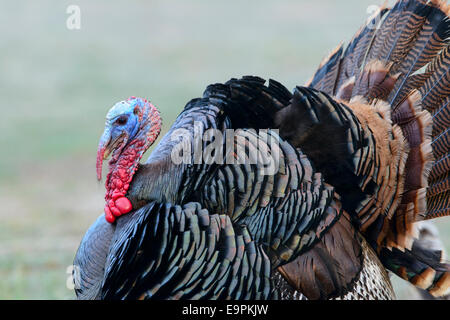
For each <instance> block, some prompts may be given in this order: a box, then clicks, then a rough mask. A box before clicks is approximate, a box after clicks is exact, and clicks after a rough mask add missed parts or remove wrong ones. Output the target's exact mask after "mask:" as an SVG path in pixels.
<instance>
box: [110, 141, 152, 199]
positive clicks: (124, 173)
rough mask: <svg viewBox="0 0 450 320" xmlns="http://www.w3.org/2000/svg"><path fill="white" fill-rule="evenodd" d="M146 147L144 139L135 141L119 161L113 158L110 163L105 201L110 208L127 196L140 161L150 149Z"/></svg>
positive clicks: (121, 155)
mask: <svg viewBox="0 0 450 320" xmlns="http://www.w3.org/2000/svg"><path fill="white" fill-rule="evenodd" d="M146 145H147V143H146V141H145V140H144V139H143V137H140V138H137V139H134V140H133V141H131V142H130V143H129V144H128V145H127V147H125V149H124V150H123V151H122V152H121V154H120V155H119V157H118V158H117V159H115V158H114V157H113V158H112V159H111V161H110V162H109V168H110V170H109V173H108V176H107V178H106V190H107V191H106V195H105V200H106V202H107V203H108V205H109V206H110V207H113V206H114V201H116V200H117V199H118V198H120V197H123V196H125V194H126V192H127V191H128V188H129V186H130V182H131V180H132V179H133V176H134V173H135V172H136V170H137V168H138V165H139V161H140V160H141V158H142V155H143V154H144V152H145V151H146V148H148V146H146Z"/></svg>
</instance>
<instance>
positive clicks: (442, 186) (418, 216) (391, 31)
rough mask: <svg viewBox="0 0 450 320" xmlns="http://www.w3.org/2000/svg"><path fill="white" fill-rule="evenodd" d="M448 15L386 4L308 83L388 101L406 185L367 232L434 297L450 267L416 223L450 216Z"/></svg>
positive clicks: (346, 95)
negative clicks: (426, 243)
mask: <svg viewBox="0 0 450 320" xmlns="http://www.w3.org/2000/svg"><path fill="white" fill-rule="evenodd" d="M449 14H450V5H448V4H447V3H446V1H442V0H431V1H427V0H399V1H397V3H396V5H395V6H394V7H393V8H392V9H388V8H386V7H385V6H383V7H381V8H380V9H379V10H378V12H377V13H376V14H375V15H374V17H373V18H372V21H370V22H369V23H367V24H366V25H365V26H364V27H363V28H362V29H361V30H359V31H358V33H357V34H356V35H355V37H354V38H353V40H352V41H351V43H350V44H349V46H348V47H347V48H346V49H345V50H343V49H342V47H340V49H339V50H336V51H335V52H333V54H332V55H330V56H329V57H328V58H326V59H325V60H324V61H323V62H322V64H321V68H320V70H319V71H318V72H317V73H316V74H315V75H314V77H313V78H312V80H311V81H310V83H309V86H310V87H313V88H316V89H319V90H322V91H325V92H327V93H330V94H332V95H334V96H335V97H336V98H337V99H339V100H340V101H343V102H347V103H350V104H351V103H353V102H354V101H357V100H360V98H359V97H360V96H362V97H363V98H364V99H365V100H366V101H367V102H368V103H369V104H371V105H372V106H375V105H376V104H377V101H378V100H384V101H386V102H387V103H388V104H389V105H390V108H391V120H392V123H393V127H395V126H398V127H399V128H400V129H401V131H402V133H403V136H404V138H405V140H406V142H407V146H408V155H407V159H406V164H405V170H404V175H403V180H404V181H403V182H404V188H403V191H402V193H401V194H400V195H399V196H400V198H401V200H400V202H399V204H398V206H396V203H395V202H392V206H396V208H395V212H394V214H386V215H385V216H381V217H377V219H369V220H368V221H373V223H372V226H371V227H370V228H368V229H367V230H366V235H370V236H369V237H372V238H373V239H376V241H375V242H373V241H372V244H374V243H375V244H374V245H375V246H378V252H379V254H380V255H381V257H382V258H383V261H384V262H385V265H386V267H387V268H389V269H391V270H393V271H394V272H396V273H397V274H398V275H400V276H401V277H403V278H405V279H407V280H408V281H410V282H412V283H413V284H415V285H416V286H418V287H421V288H425V289H427V290H428V291H429V292H430V293H432V294H434V295H441V294H443V293H444V292H445V291H447V289H448V288H449V287H450V265H449V264H446V263H442V261H440V260H441V253H440V251H432V250H430V249H428V248H426V247H423V246H421V244H420V242H418V241H417V240H414V239H415V237H416V236H417V230H416V224H417V223H416V222H417V221H421V220H424V219H425V220H426V219H433V218H436V217H442V216H448V215H450V179H449V175H450V153H449V149H450V148H449V147H450V130H449V126H450V106H449V100H450V97H449V96H450V39H449V38H450V18H449ZM376 21H379V23H378V24H376ZM374 26H375V27H374ZM336 70H337V71H336ZM331 71H332V74H330V72H331ZM323 79H327V80H326V81H324V80H323ZM332 79H335V81H334V82H333V81H332ZM317 84H320V88H319V87H317V86H316V85H317ZM389 211H391V210H389Z"/></svg>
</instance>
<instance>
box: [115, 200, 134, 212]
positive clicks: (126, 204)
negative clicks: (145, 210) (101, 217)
mask: <svg viewBox="0 0 450 320" xmlns="http://www.w3.org/2000/svg"><path fill="white" fill-rule="evenodd" d="M115 204H116V207H117V208H118V209H119V210H120V212H121V213H122V214H125V213H128V212H130V211H131V210H132V209H133V206H132V205H131V202H130V200H128V199H127V198H125V197H122V198H118V199H117V200H116V203H115Z"/></svg>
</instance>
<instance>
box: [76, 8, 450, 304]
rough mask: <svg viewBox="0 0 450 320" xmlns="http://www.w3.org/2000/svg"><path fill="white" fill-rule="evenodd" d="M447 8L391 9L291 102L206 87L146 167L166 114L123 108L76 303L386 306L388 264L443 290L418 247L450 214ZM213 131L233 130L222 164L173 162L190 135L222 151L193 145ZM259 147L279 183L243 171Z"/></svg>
mask: <svg viewBox="0 0 450 320" xmlns="http://www.w3.org/2000/svg"><path fill="white" fill-rule="evenodd" d="M449 12H450V10H449V7H448V6H447V5H446V4H445V2H444V1H431V2H427V1H423V0H404V1H398V2H397V3H396V5H395V6H394V7H393V8H392V9H388V8H386V7H382V8H380V10H379V11H378V12H377V13H376V14H375V15H374V17H373V18H372V21H369V22H368V23H367V24H366V25H365V26H363V27H362V28H361V29H360V30H359V31H358V33H357V34H356V35H355V37H354V38H353V40H352V41H351V42H350V44H349V45H348V46H347V48H346V49H345V50H344V48H343V47H342V46H339V47H338V48H336V49H335V50H334V51H333V52H332V53H331V54H330V55H329V56H328V57H327V58H326V59H325V60H324V61H323V62H322V64H321V65H320V67H319V69H318V71H317V72H316V74H315V75H314V76H313V77H312V79H311V80H310V81H309V82H308V84H307V85H306V86H305V87H297V88H295V90H294V92H293V94H291V93H290V92H289V90H287V89H286V88H285V87H284V86H283V85H281V84H280V83H278V82H276V81H274V80H269V82H268V83H267V84H266V81H265V80H263V79H260V78H258V77H244V78H242V79H232V80H230V81H228V82H226V83H225V84H214V85H210V86H209V87H208V88H207V89H206V91H205V92H204V94H203V97H202V98H198V99H194V100H192V101H190V102H189V103H188V104H187V105H186V107H185V108H184V110H183V111H182V113H181V114H180V115H179V116H178V118H177V119H176V121H175V123H174V124H173V125H172V127H171V129H170V130H169V132H168V133H167V134H166V135H165V136H164V137H163V138H162V140H161V141H160V143H159V144H158V145H157V146H156V148H155V150H154V151H153V152H152V154H151V155H150V157H149V159H148V161H147V162H146V163H145V164H139V165H138V163H139V160H140V158H141V156H142V154H143V152H145V150H146V149H147V148H148V147H149V145H150V144H151V143H153V142H154V140H155V139H156V137H157V135H158V133H159V130H160V126H161V122H160V121H161V120H160V118H159V114H158V112H157V110H156V108H155V107H154V106H153V105H152V104H151V103H150V102H148V101H146V100H143V99H139V98H134V97H132V98H130V99H128V100H126V101H123V102H121V103H118V104H117V105H115V106H114V107H113V108H112V109H111V110H110V112H109V113H108V115H107V124H106V129H105V133H104V135H103V136H102V139H101V141H100V146H99V153H98V158H97V168H98V171H97V174H98V177H99V178H100V177H101V163H102V161H103V159H104V158H105V155H108V154H109V153H112V159H111V161H110V163H109V174H108V176H107V179H106V188H107V193H106V207H105V215H106V218H107V220H108V222H106V220H105V218H104V217H103V216H100V217H99V218H98V219H97V221H96V222H95V223H94V224H93V225H92V227H91V228H90V229H89V230H88V231H87V233H86V235H85V237H84V238H83V240H82V242H81V245H80V247H79V249H78V252H77V255H76V257H75V261H74V265H75V268H74V270H75V275H74V276H75V281H76V284H77V289H76V294H77V296H78V298H80V299H144V298H156V299H227V298H228V299H276V298H279V299H300V298H303V297H305V296H306V297H307V298H308V299H333V298H344V299H391V298H394V293H393V291H392V287H391V286H390V282H389V278H388V276H387V274H386V270H385V268H386V269H388V270H390V271H392V272H393V273H395V274H397V275H398V276H400V277H402V278H403V279H405V280H407V281H410V282H411V283H413V284H414V285H416V286H417V287H420V288H423V289H426V290H427V291H428V292H429V293H430V294H432V295H434V296H441V295H444V294H446V293H447V292H448V289H449V287H450V272H449V271H450V269H449V267H450V266H449V264H448V263H446V262H445V261H443V260H442V256H441V252H440V251H434V250H433V249H429V248H426V247H424V246H423V245H421V243H420V242H419V241H417V240H415V236H416V235H417V234H416V228H415V227H416V225H415V222H416V221H420V220H424V219H432V218H436V217H441V216H446V215H449V208H450V204H449V199H450V194H449V193H450V189H449V169H450V158H449V152H448V146H449V137H450V133H449V129H448V128H449V119H450V117H449V113H450V107H449V105H448V103H449V93H450V90H449V88H450V86H449V84H450V74H449V65H450V45H449V40H448V38H449V35H450V19H449V16H448V14H449ZM375 22H379V23H378V25H375ZM195 123H200V124H201V125H197V126H195V127H194V124H195ZM208 129H218V130H220V132H225V131H226V129H234V130H236V131H235V136H234V137H233V138H232V139H231V145H232V147H233V148H232V149H231V151H230V152H227V151H225V152H224V153H223V154H219V155H218V154H217V153H216V151H214V152H212V153H210V154H209V156H210V157H214V158H215V159H216V160H217V159H222V160H223V161H222V163H221V161H215V162H208V161H206V162H205V161H203V162H200V163H199V162H198V161H193V160H199V159H196V154H195V152H194V151H193V150H190V152H189V153H188V157H187V160H189V161H187V162H188V163H186V161H184V162H181V163H180V164H175V163H174V162H173V161H172V156H173V155H174V154H178V153H177V152H178V151H179V150H178V149H177V148H178V147H179V146H180V139H181V140H182V139H183V138H190V140H191V141H194V144H195V143H198V145H197V147H200V148H201V150H211V149H214V148H209V149H208V147H211V145H212V144H213V141H214V139H210V140H208V139H206V140H205V139H203V140H201V139H195V137H196V136H203V134H204V133H206V134H208ZM265 129H269V130H266V131H265ZM257 130H259V131H257ZM276 130H279V131H278V132H277V131H276ZM175 136H177V137H178V139H173V138H174V137H175ZM262 136H265V137H266V138H267V140H264V139H261V137H262ZM239 137H242V138H248V139H247V140H246V139H238V138H239ZM249 137H250V138H251V137H253V138H254V139H256V140H251V139H250V138H249ZM221 139H223V140H220V141H219V142H221V143H222V142H223V143H224V144H225V142H226V141H225V140H226V139H227V138H226V135H224V136H223V137H222V138H221ZM262 140H264V141H262ZM243 141H244V142H243ZM251 141H257V142H258V144H259V143H260V141H262V146H263V147H264V148H263V149H264V150H265V151H267V153H265V155H266V156H268V157H269V158H270V159H269V160H271V159H272V160H276V159H275V155H276V154H278V155H279V158H278V159H279V162H277V161H274V162H272V163H275V169H276V170H275V173H273V174H265V173H264V172H263V169H265V168H266V166H265V165H264V164H262V163H261V162H257V163H256V164H248V163H242V164H240V163H237V162H236V159H235V157H236V156H237V155H236V152H235V150H237V149H239V148H241V149H244V150H247V151H248V150H249V149H250V147H251V144H252V143H253V144H254V142H251ZM269 141H270V142H275V143H274V144H271V143H269ZM258 146H259V145H258ZM174 150H175V151H176V152H175V153H173V152H174ZM188 150H189V149H188ZM214 150H216V149H214ZM217 152H219V151H217ZM257 156H258V154H257ZM185 160H186V159H185ZM203 160H205V159H203ZM206 160H208V159H206ZM225 160H227V161H225ZM232 160H233V161H235V162H234V164H229V163H230V161H232ZM266 160H267V159H266ZM130 211H131V212H130ZM128 212H130V213H128ZM125 213H128V214H125ZM117 218H118V219H117ZM116 219H117V221H116Z"/></svg>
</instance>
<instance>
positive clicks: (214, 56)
mask: <svg viewBox="0 0 450 320" xmlns="http://www.w3.org/2000/svg"><path fill="white" fill-rule="evenodd" d="M379 3H381V1H375V0H347V1H345V2H339V1H332V0H325V1H320V2H319V1H315V2H312V1H307V0H302V1H294V0H291V1H287V0H283V1H276V2H275V1H268V0H264V1H256V0H252V1H247V2H245V3H244V2H241V1H237V0H233V1H227V2H224V1H223V2H212V1H206V0H194V1H189V2H188V1H181V0H176V1H173V0H169V1H162V0H159V1H138V0H134V1H124V0H120V1H114V2H110V1H99V0H89V1H88V0H80V1H56V0H53V1H50V0H40V1H31V0H29V1H4V0H0V26H1V28H0V30H1V31H0V32H1V37H0V39H1V40H0V70H1V72H0V97H1V100H2V103H1V116H0V130H1V131H0V150H1V151H0V152H1V156H0V201H1V203H2V206H1V209H0V210H1V211H0V219H1V224H0V243H1V245H0V299H72V298H74V294H73V291H71V290H69V289H67V288H66V279H67V277H68V274H67V273H66V268H67V267H68V266H69V265H71V263H72V259H73V256H74V254H75V251H76V249H77V247H78V244H79V241H80V240H81V238H82V236H83V234H84V232H85V231H86V229H87V228H88V226H89V225H90V224H91V223H92V222H93V221H94V220H95V218H96V217H97V216H98V215H99V214H100V213H101V212H102V207H103V192H104V188H103V186H102V185H100V184H97V183H96V181H95V168H94V163H95V153H96V147H97V142H98V138H99V136H100V134H101V132H102V130H103V122H104V116H105V114H106V112H107V110H108V109H109V107H110V106H111V105H113V104H114V103H115V102H117V101H119V100H122V99H124V98H127V97H129V96H132V95H134V96H143V97H148V98H150V99H151V100H152V102H153V103H154V104H155V105H157V106H158V107H159V109H160V110H161V112H162V116H163V119H164V128H163V131H165V130H167V129H168V128H169V127H170V125H171V123H172V122H173V120H174V119H175V117H176V116H177V115H178V113H179V112H180V111H181V110H182V108H183V107H184V105H185V104H186V103H187V102H188V101H189V100H190V99H192V98H195V97H198V96H201V94H202V92H203V90H204V89H205V88H206V86H207V85H208V84H210V83H215V82H224V81H227V80H228V79H230V78H232V77H240V76H243V75H249V74H251V75H258V76H261V77H264V78H269V77H270V78H274V79H276V80H278V81H280V82H282V83H283V84H284V85H286V86H287V87H288V88H293V87H294V86H295V85H300V84H303V83H304V82H305V81H306V80H307V79H308V78H309V77H310V76H311V75H312V73H313V72H314V70H315V69H316V68H317V66H318V64H319V62H320V60H321V59H322V57H323V56H324V55H326V54H327V53H328V52H329V51H330V50H331V49H333V48H334V47H335V46H336V45H337V44H338V43H339V42H340V41H348V40H349V39H350V38H351V36H352V35H353V34H354V33H355V31H356V30H357V28H358V27H359V26H360V25H361V24H362V23H363V21H364V20H365V19H366V18H367V16H368V15H367V12H366V9H367V7H368V6H369V5H372V4H379ZM70 4H77V5H79V6H80V8H81V30H72V31H71V30H68V29H67V28H66V19H67V17H68V15H67V14H66V8H67V6H68V5H70ZM148 153H149V152H148ZM148 153H147V154H148ZM449 226H450V224H449V221H448V219H442V220H441V221H440V222H439V223H438V227H439V228H440V230H441V232H442V235H443V238H444V239H445V243H446V244H447V246H448V244H450V238H449V236H450V233H449V232H448V228H449ZM396 285H397V284H396ZM399 286H400V287H402V284H401V283H400V284H399ZM402 288H403V287H402ZM402 288H401V290H403V291H404V289H402ZM405 292H406V291H405ZM401 297H402V296H401ZM406 297H407V296H406Z"/></svg>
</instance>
